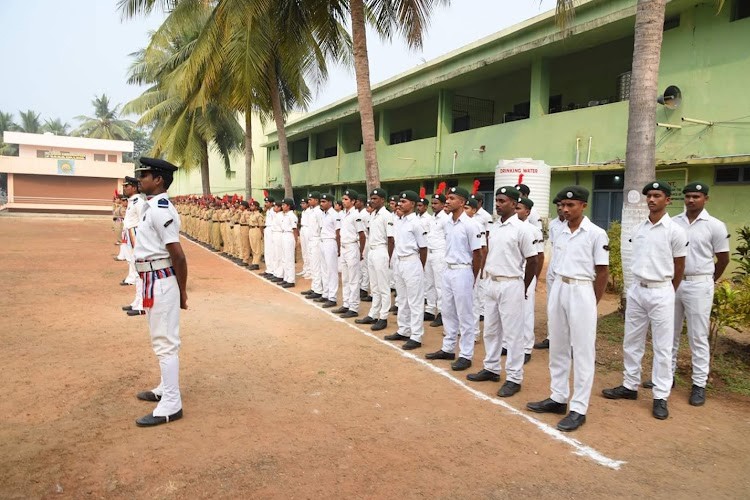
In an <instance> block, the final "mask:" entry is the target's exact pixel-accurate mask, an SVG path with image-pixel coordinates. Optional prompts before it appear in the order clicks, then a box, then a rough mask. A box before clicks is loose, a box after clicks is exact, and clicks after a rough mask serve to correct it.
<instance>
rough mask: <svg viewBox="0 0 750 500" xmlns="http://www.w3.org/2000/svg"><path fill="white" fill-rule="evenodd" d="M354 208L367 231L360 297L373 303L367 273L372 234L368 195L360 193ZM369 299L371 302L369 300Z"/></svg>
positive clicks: (360, 267)
mask: <svg viewBox="0 0 750 500" xmlns="http://www.w3.org/2000/svg"><path fill="white" fill-rule="evenodd" d="M354 208H356V209H357V211H358V212H359V217H360V219H362V226H363V227H364V229H365V248H364V250H363V251H362V261H361V262H360V265H359V270H360V273H359V274H360V275H361V278H360V284H359V297H360V299H362V300H363V301H368V302H372V297H370V275H369V273H368V272H367V246H368V244H367V238H368V235H369V233H370V213H369V212H368V211H367V195H366V194H364V193H359V194H358V195H357V202H356V203H355V205H354ZM368 299H369V300H368Z"/></svg>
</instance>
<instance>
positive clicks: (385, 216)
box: [354, 188, 393, 331]
mask: <svg viewBox="0 0 750 500" xmlns="http://www.w3.org/2000/svg"><path fill="white" fill-rule="evenodd" d="M387 197H388V193H387V192H386V191H385V190H384V189H383V188H375V189H373V190H372V192H371V193H370V204H371V205H372V209H373V211H372V213H371V214H370V236H369V238H368V243H367V244H368V249H367V272H368V274H369V275H370V294H371V295H372V306H370V312H369V314H368V315H367V316H365V317H364V318H360V319H355V320H354V322H355V323H358V324H360V325H372V326H371V327H370V330H372V331H378V330H383V329H385V328H386V327H387V326H388V312H389V310H390V308H391V284H390V282H391V276H390V275H391V272H390V269H389V266H388V263H389V261H390V255H389V252H390V247H389V240H391V241H392V240H393V225H392V223H391V214H390V213H389V212H388V210H386V208H385V200H386V198H387Z"/></svg>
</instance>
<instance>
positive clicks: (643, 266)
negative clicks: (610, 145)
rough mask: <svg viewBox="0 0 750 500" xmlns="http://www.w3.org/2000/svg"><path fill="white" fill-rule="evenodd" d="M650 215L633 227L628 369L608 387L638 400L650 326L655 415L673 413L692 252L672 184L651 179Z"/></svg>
mask: <svg viewBox="0 0 750 500" xmlns="http://www.w3.org/2000/svg"><path fill="white" fill-rule="evenodd" d="M643 194H645V195H646V200H647V202H648V208H649V212H650V214H649V217H648V219H646V220H645V221H643V222H642V223H641V224H639V225H638V226H636V227H635V229H634V230H633V233H632V236H631V241H632V242H633V248H636V249H638V251H636V252H633V260H632V262H631V264H630V265H631V269H632V272H633V280H634V281H633V284H632V285H631V286H630V288H629V289H628V291H627V302H626V304H627V305H626V307H625V337H624V339H623V357H624V364H625V370H624V372H623V383H622V385H620V386H618V387H615V388H612V389H605V390H604V391H602V392H603V394H604V397H606V398H608V399H637V398H638V385H639V384H640V383H641V360H642V359H643V352H644V350H645V348H646V332H647V331H648V327H649V323H650V324H651V341H652V345H653V350H654V361H653V371H652V377H651V379H652V380H653V382H654V389H653V395H654V403H653V412H652V413H653V416H654V418H658V419H660V420H664V419H666V418H667V417H668V416H669V410H668V408H667V398H669V394H670V387H671V385H672V382H673V379H672V345H673V342H674V309H675V307H674V303H675V300H674V299H675V289H676V288H677V285H678V284H679V283H680V282H681V281H682V275H683V271H684V268H685V256H686V255H687V235H686V234H685V230H684V229H682V228H681V227H680V226H679V225H677V224H675V223H674V222H672V219H671V218H670V217H669V215H668V214H667V211H666V209H667V205H668V204H669V201H670V196H671V195H672V188H671V187H670V186H669V184H668V183H666V182H664V181H654V182H651V183H648V184H647V185H646V186H645V187H644V188H643Z"/></svg>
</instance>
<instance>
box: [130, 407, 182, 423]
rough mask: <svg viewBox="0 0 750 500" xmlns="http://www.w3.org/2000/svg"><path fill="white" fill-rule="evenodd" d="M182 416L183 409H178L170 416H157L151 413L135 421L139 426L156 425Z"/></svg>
mask: <svg viewBox="0 0 750 500" xmlns="http://www.w3.org/2000/svg"><path fill="white" fill-rule="evenodd" d="M181 418H182V410H177V413H173V414H172V415H170V416H168V417H155V416H154V414H153V413H149V414H148V415H145V416H143V417H141V418H139V419H138V420H136V421H135V425H137V426H138V427H153V426H155V425H161V424H166V423H167V422H172V421H173V420H179V419H181Z"/></svg>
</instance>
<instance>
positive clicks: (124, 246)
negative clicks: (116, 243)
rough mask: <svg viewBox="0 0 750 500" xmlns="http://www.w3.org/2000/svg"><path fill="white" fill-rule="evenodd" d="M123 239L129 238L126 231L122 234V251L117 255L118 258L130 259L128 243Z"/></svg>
mask: <svg viewBox="0 0 750 500" xmlns="http://www.w3.org/2000/svg"><path fill="white" fill-rule="evenodd" d="M123 239H125V240H127V238H126V237H125V233H124V232H123V233H121V234H120V251H119V253H118V254H117V257H115V258H116V259H117V260H128V244H127V243H123V242H122V240H123Z"/></svg>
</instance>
